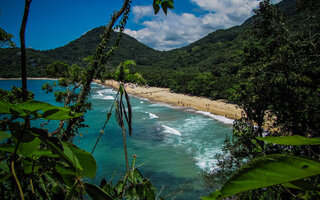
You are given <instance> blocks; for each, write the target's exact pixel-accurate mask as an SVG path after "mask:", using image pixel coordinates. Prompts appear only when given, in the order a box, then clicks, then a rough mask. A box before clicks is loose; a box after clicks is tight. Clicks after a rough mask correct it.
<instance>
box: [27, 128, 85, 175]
mask: <svg viewBox="0 0 320 200" xmlns="http://www.w3.org/2000/svg"><path fill="white" fill-rule="evenodd" d="M32 132H33V134H34V135H35V136H37V137H38V138H39V139H41V140H42V141H43V142H44V143H46V144H47V145H49V146H50V147H51V148H52V150H53V151H55V152H57V153H58V154H59V155H60V156H61V157H62V158H64V159H65V161H67V162H68V163H69V164H70V165H71V166H73V167H75V168H77V169H79V170H83V169H82V167H81V165H80V163H79V160H78V158H77V157H76V156H75V155H74V153H73V152H72V151H71V149H70V148H69V146H68V145H69V143H68V142H61V141H60V140H59V139H58V138H54V137H48V135H47V132H46V131H45V130H43V129H38V128H32Z"/></svg>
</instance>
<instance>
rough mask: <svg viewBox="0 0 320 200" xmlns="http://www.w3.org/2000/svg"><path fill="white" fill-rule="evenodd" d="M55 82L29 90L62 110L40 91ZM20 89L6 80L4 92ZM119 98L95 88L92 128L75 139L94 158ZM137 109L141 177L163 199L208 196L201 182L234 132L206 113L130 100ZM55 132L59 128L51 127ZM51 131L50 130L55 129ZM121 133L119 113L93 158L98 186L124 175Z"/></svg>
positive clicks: (131, 151)
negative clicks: (151, 185) (101, 131)
mask: <svg viewBox="0 0 320 200" xmlns="http://www.w3.org/2000/svg"><path fill="white" fill-rule="evenodd" d="M51 81H52V80H28V89H29V90H30V91H32V92H34V93H35V99H36V100H40V101H46V102H48V103H51V104H54V105H58V104H57V103H56V102H55V101H54V96H53V94H52V93H48V94H47V93H45V92H44V91H42V90H41V86H42V85H43V84H44V83H45V82H51ZM13 85H15V86H21V81H20V80H2V81H0V87H1V88H3V89H6V90H10V88H11V86H13ZM115 95H116V92H115V91H114V90H113V89H111V88H106V87H104V86H101V85H98V84H92V93H91V98H90V101H91V102H92V108H93V109H92V110H90V111H89V112H88V113H87V114H86V124H87V125H88V126H89V127H88V128H84V129H82V130H81V133H82V136H77V137H76V138H74V141H73V142H74V143H75V144H76V145H78V146H79V147H80V148H83V149H85V150H86V151H89V152H91V150H92V148H93V146H94V144H95V142H96V139H97V137H98V135H99V133H100V129H101V128H102V126H103V124H104V122H105V120H106V114H107V112H108V110H109V109H110V106H111V105H112V103H113V99H114V97H115ZM131 105H132V108H133V134H132V136H131V137H130V136H127V145H128V155H129V158H130V160H131V161H132V157H133V155H136V156H137V163H136V165H135V166H139V165H141V166H140V167H139V169H140V171H141V172H142V174H143V175H144V176H145V177H146V178H149V179H150V180H151V182H152V183H153V185H154V186H155V187H156V189H157V191H158V192H160V191H161V196H162V197H166V196H167V195H169V196H167V197H168V199H172V198H173V197H175V196H177V197H176V198H175V199H199V197H200V196H203V195H206V194H208V193H209V191H206V190H205V188H204V186H203V184H202V180H201V176H200V173H201V171H202V170H210V169H212V167H214V163H215V162H216V159H215V155H216V154H217V153H219V152H220V151H221V147H222V145H223V141H224V139H225V137H226V136H227V135H231V133H232V126H231V125H230V124H225V123H223V122H219V121H216V120H214V119H213V118H212V117H210V116H205V115H203V113H201V112H195V111H193V110H188V109H185V108H184V109H183V108H180V107H172V106H169V105H165V104H160V103H154V102H150V101H148V100H146V99H139V98H136V97H133V96H131ZM51 126H52V127H53V126H55V124H51ZM52 127H50V126H49V127H48V128H52ZM122 145H123V142H122V135H121V129H120V127H119V126H118V124H117V122H116V119H115V117H114V113H113V114H112V117H111V119H110V121H109V123H108V125H107V127H106V129H105V133H104V135H103V136H102V137H101V140H100V142H99V144H98V145H97V147H96V150H95V152H94V153H93V156H94V157H95V159H96V161H97V165H98V171H97V174H96V177H95V179H93V180H89V181H91V182H94V183H96V184H99V183H100V180H101V179H102V178H106V179H107V181H110V180H111V179H112V180H113V181H112V182H113V183H116V182H117V181H118V180H119V179H120V178H121V176H122V175H123V172H124V171H125V161H124V153H123V146H122Z"/></svg>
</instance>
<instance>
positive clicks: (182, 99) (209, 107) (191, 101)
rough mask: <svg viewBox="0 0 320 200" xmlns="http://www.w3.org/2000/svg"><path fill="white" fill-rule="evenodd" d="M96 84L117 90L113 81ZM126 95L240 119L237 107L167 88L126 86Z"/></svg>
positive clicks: (97, 81)
mask: <svg viewBox="0 0 320 200" xmlns="http://www.w3.org/2000/svg"><path fill="white" fill-rule="evenodd" d="M94 82H96V83H98V84H102V85H105V86H108V87H112V88H115V89H117V88H118V82H117V81H113V80H106V81H105V82H104V83H102V82H101V81H99V80H94ZM126 90H127V92H128V93H130V94H132V95H135V96H138V97H141V98H146V99H149V100H151V101H156V102H163V103H167V104H172V105H175V106H181V107H186V108H188V107H189V108H191V109H194V110H198V111H204V112H209V113H212V114H215V115H221V116H224V117H226V118H230V119H239V118H240V117H241V109H240V108H238V106H237V105H234V104H229V103H225V101H223V100H214V101H213V100H210V99H208V98H203V97H196V96H189V95H184V94H177V93H173V92H171V91H170V89H169V88H159V87H141V86H135V85H134V86H133V85H127V86H126Z"/></svg>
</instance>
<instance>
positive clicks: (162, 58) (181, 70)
mask: <svg viewBox="0 0 320 200" xmlns="http://www.w3.org/2000/svg"><path fill="white" fill-rule="evenodd" d="M296 2H297V0H283V1H282V2H280V3H279V4H278V6H279V9H280V10H281V11H283V12H284V13H285V14H286V15H287V17H288V21H289V24H290V25H291V27H290V28H291V29H292V30H295V31H296V30H299V28H301V27H302V25H303V20H304V18H305V17H304V13H300V12H298V11H297V9H296ZM252 20H253V19H252V18H249V19H248V20H247V21H246V22H244V23H243V24H242V25H241V26H234V27H232V28H229V29H225V30H218V31H215V32H212V33H210V34H208V35H207V36H206V37H204V38H202V39H200V40H198V41H196V42H194V43H192V44H190V45H188V46H186V47H183V48H179V49H174V50H171V51H157V50H154V49H152V48H149V47H147V46H146V45H144V44H142V43H140V42H138V41H137V40H136V39H134V38H132V37H130V36H128V35H126V34H124V36H123V38H122V40H121V42H120V46H119V49H118V51H117V53H116V54H115V55H114V56H113V57H112V58H111V60H110V62H109V63H107V65H108V66H110V67H111V69H112V68H114V67H115V66H117V65H118V64H119V63H120V62H122V61H124V60H127V59H132V60H135V61H136V63H137V66H135V67H134V68H132V69H130V71H132V72H139V73H141V74H142V75H143V76H144V78H145V79H146V80H147V83H148V84H149V85H152V86H161V87H170V88H171V89H172V90H173V91H176V92H183V93H189V94H192V95H199V96H207V97H211V98H214V99H217V98H227V97H228V96H229V93H228V92H229V91H230V89H231V87H232V85H233V84H234V83H235V82H234V81H235V75H236V73H237V72H238V70H239V68H240V66H241V65H240V64H241V62H242V54H243V49H244V48H245V46H246V45H247V44H248V42H249V39H248V36H247V35H248V34H247V33H246V31H247V30H248V27H249V26H250V24H251V23H252ZM103 29H104V28H103V27H98V28H95V29H93V30H90V31H88V32H87V33H86V34H84V35H83V36H81V37H80V38H78V39H76V40H74V41H72V42H70V43H68V44H67V45H65V46H63V47H59V48H56V49H53V50H47V51H38V50H33V49H28V52H27V56H28V75H29V76H46V74H45V70H44V69H45V68H46V67H47V65H48V64H50V63H52V62H54V61H55V60H59V61H63V62H66V63H68V64H70V65H71V64H78V65H80V66H85V63H84V61H83V58H85V57H87V56H90V55H92V54H93V53H94V51H95V49H96V46H97V45H98V43H99V41H100V37H99V36H100V35H101V34H102V33H103ZM117 35H118V33H113V35H112V38H113V39H112V41H115V39H116V37H117ZM111 44H112V42H111ZM0 66H1V72H0V76H1V77H18V76H20V75H19V72H20V69H19V68H20V57H19V49H18V48H16V49H0ZM111 71H112V70H111Z"/></svg>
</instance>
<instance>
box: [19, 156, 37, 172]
mask: <svg viewBox="0 0 320 200" xmlns="http://www.w3.org/2000/svg"><path fill="white" fill-rule="evenodd" d="M22 165H23V171H24V173H25V174H31V173H32V170H33V171H34V172H36V171H38V170H39V169H40V165H38V164H35V165H33V162H30V161H27V160H25V159H22Z"/></svg>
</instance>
